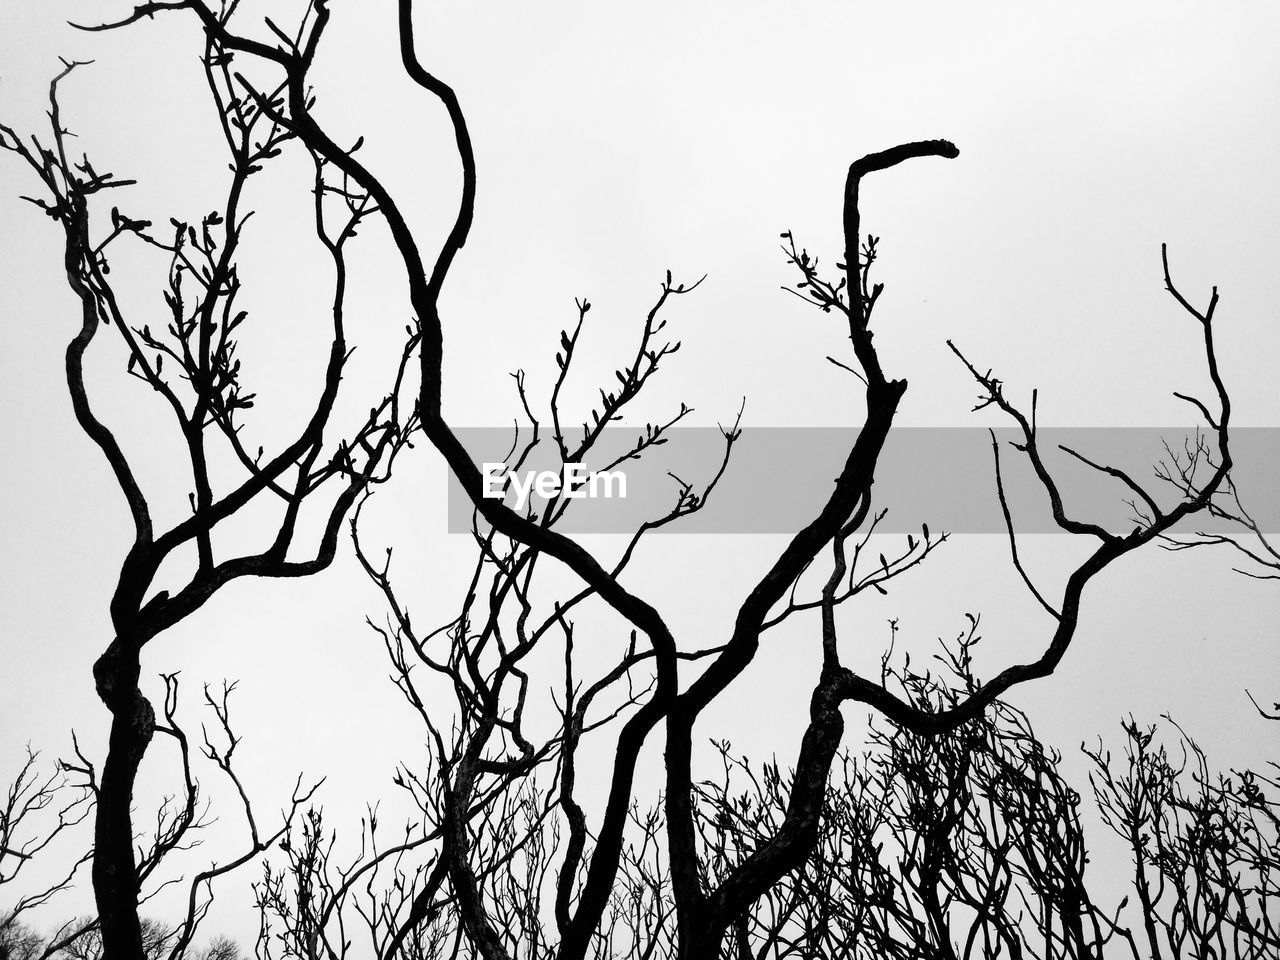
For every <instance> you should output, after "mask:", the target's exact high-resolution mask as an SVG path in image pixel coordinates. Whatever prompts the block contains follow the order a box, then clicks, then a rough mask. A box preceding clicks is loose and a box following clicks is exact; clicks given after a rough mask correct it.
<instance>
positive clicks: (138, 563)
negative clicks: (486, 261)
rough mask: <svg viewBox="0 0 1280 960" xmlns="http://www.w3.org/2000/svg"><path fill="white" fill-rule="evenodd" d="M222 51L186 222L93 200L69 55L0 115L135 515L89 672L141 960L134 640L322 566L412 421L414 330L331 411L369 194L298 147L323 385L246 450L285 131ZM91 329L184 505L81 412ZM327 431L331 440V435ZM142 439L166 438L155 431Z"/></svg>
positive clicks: (110, 904)
mask: <svg viewBox="0 0 1280 960" xmlns="http://www.w3.org/2000/svg"><path fill="white" fill-rule="evenodd" d="M159 6H160V7H167V6H170V5H169V4H160V5H159ZM231 6H232V7H234V6H235V4H234V3H233V4H232V5H231ZM229 12H230V11H229V10H228V13H229ZM231 58H232V50H231V49H229V48H227V47H226V46H224V44H223V42H222V40H221V39H220V38H219V36H218V33H217V31H213V32H210V33H209V35H208V38H207V42H206V44H205V48H204V51H203V54H202V63H203V67H204V73H205V77H206V79H207V83H208V88H209V91H210V95H211V99H212V106H213V117H214V119H216V122H217V124H218V125H219V128H220V130H221V132H222V134H223V137H224V139H225V144H226V149H227V158H228V160H229V168H230V176H229V182H228V183H227V185H226V193H225V197H224V200H223V201H222V203H221V205H220V206H219V208H218V209H216V210H214V211H213V212H211V213H209V214H207V215H206V216H204V217H203V218H202V219H201V220H200V221H199V222H198V223H188V222H185V221H181V220H178V219H174V220H172V221H171V222H170V224H169V225H167V226H165V227H164V228H156V227H155V226H154V225H153V224H152V223H150V222H148V221H143V220H138V219H132V218H130V217H128V216H127V215H125V214H123V213H121V212H120V211H119V209H118V208H115V207H113V208H111V209H110V211H109V214H108V213H106V212H104V211H103V209H102V198H101V197H100V196H99V195H100V194H103V193H104V192H106V191H108V190H118V189H119V188H122V187H125V186H127V185H129V184H130V183H131V182H132V181H129V180H126V179H122V178H120V177H117V176H115V175H114V174H111V173H108V172H102V171H99V170H98V169H97V168H96V167H95V166H94V165H93V163H92V162H91V161H90V160H89V158H88V157H87V156H84V157H81V158H79V159H77V157H76V155H75V154H74V153H73V152H72V145H71V142H70V136H71V133H70V131H69V130H68V127H67V121H66V120H65V119H64V117H63V113H62V110H61V105H60V102H59V90H60V86H61V84H62V83H63V81H65V80H66V79H67V77H68V76H69V75H70V74H71V73H72V72H73V71H75V70H76V69H77V68H78V67H80V66H81V65H80V64H77V63H72V62H66V63H65V68H64V69H63V71H62V72H61V73H60V74H59V75H58V77H57V78H56V79H55V80H54V81H53V83H52V84H51V86H50V91H49V120H50V129H49V132H48V134H47V136H34V135H33V136H30V137H24V136H22V135H20V134H19V133H18V132H16V131H14V130H13V129H11V128H10V127H7V126H3V125H0V148H3V149H4V150H6V151H9V152H11V153H13V154H14V155H16V157H17V158H19V159H20V160H21V161H23V162H24V163H25V164H26V165H27V167H29V168H30V171H31V172H33V173H34V174H35V175H36V178H37V180H38V182H39V185H40V187H41V189H42V191H43V192H42V193H41V194H38V195H36V196H33V197H30V198H28V199H30V200H31V202H32V203H33V204H34V205H35V206H36V207H37V208H39V209H40V210H41V211H42V212H43V213H45V214H47V215H48V216H49V217H50V218H51V219H52V220H53V221H54V222H55V223H56V224H57V225H58V226H59V227H60V228H61V230H62V232H63V236H64V266H65V269H66V277H67V282H68V284H69V286H70V288H71V291H72V293H73V294H74V295H75V298H76V300H77V302H78V307H79V310H80V326H79V329H78V331H77V333H76V335H75V336H74V338H73V339H72V340H71V342H70V344H69V345H68V347H67V352H66V376H67V386H68V390H69V392H70V395H71V402H72V406H73V409H74V412H75V416H76V419H77V421H78V423H79V424H80V426H81V428H82V429H83V431H84V432H85V434H86V435H87V436H88V438H89V439H90V440H91V441H92V442H93V443H94V444H95V445H96V446H97V447H98V449H99V451H100V452H101V454H102V456H103V457H105V459H106V461H107V463H108V464H109V466H110V468H111V471H112V473H113V475H114V477H115V480H116V482H117V484H118V486H119V488H120V491H121V493H122V495H123V497H124V500H125V502H126V504H127V506H128V509H129V513H130V516H131V518H132V522H133V541H132V543H131V544H130V545H129V547H128V550H127V552H126V553H125V555H124V558H123V560H122V562H121V565H120V572H119V578H118V581H117V584H116V587H115V591H114V594H113V597H112V600H111V606H110V615H111V626H112V630H113V631H114V636H113V638H112V639H111V641H110V643H109V644H108V645H107V646H106V649H105V651H104V652H103V653H102V654H101V656H100V657H99V658H98V659H97V662H96V663H95V664H94V668H93V669H94V679H95V682H96V685H97V691H98V695H99V697H100V698H101V700H102V702H103V703H104V704H105V705H106V707H107V708H108V710H109V711H110V713H111V726H110V734H109V746H108V750H107V754H106V757H105V759H104V761H103V763H102V766H101V773H100V779H99V780H98V781H97V782H96V785H95V790H96V801H97V803H96V828H95V840H94V845H93V883H94V890H95V894H96V899H97V906H98V915H99V919H100V922H101V924H102V937H103V944H104V950H105V953H106V955H107V956H108V957H110V958H112V960H116V958H125V957H128V958H130V960H137V958H138V957H140V956H141V951H142V949H143V947H142V939H141V938H142V931H141V927H140V924H139V919H138V912H137V902H138V898H139V892H140V891H139V881H140V879H141V878H142V877H144V876H145V875H146V874H147V872H148V865H146V864H139V863H138V862H137V861H136V858H135V855H134V848H133V839H134V835H135V825H134V823H133V819H132V816H131V809H130V808H131V803H132V798H133V789H134V781H135V777H136V774H137V770H138V765H139V763H140V762H141V760H142V757H143V754H144V753H145V751H146V750H147V747H148V745H149V744H150V742H151V740H152V737H153V736H154V734H155V733H156V732H157V730H161V729H163V728H162V727H161V726H158V725H157V721H156V714H155V710H154V708H153V706H152V704H151V702H150V701H149V700H148V699H147V697H146V696H145V695H144V694H143V693H142V691H141V689H140V686H139V677H140V673H141V664H142V654H143V649H144V647H145V646H146V645H147V644H148V643H150V642H151V641H152V640H153V639H155V638H156V637H157V636H159V635H160V634H162V633H164V632H165V631H166V630H168V629H169V628H170V627H172V626H173V625H174V624H176V623H178V622H180V621H182V620H184V619H185V618H187V617H189V616H190V615H192V614H193V613H195V612H196V611H197V610H198V609H199V608H200V607H201V606H203V604H204V603H205V602H206V601H207V600H208V599H209V598H210V597H211V596H212V595H213V594H214V593H215V592H216V591H218V590H219V589H220V588H221V587H223V586H224V585H225V584H227V583H229V582H231V581H233V580H236V579H238V578H241V577H271V578H275V577H301V576H307V575H310V574H312V573H316V572H318V571H320V570H323V569H324V568H325V567H327V566H328V565H329V564H330V562H331V561H332V559H333V556H334V552H335V550H336V548H337V543H338V538H339V536H340V533H341V530H342V522H343V519H344V518H345V517H346V515H347V512H348V511H349V509H350V508H351V505H352V504H353V503H354V502H355V500H356V498H357V496H358V495H359V494H360V492H361V491H362V490H363V489H364V488H365V487H366V485H367V484H369V483H370V482H372V481H375V480H376V479H377V478H378V471H379V470H382V469H384V468H385V466H386V464H387V463H388V462H389V460H390V457H391V454H392V452H393V451H394V449H395V448H396V447H397V445H399V444H400V443H401V442H402V441H403V437H404V435H405V434H404V432H405V431H406V430H411V429H412V425H411V421H412V419H413V416H412V412H411V410H410V411H402V410H401V408H400V400H399V396H398V391H399V388H400V383H401V380H402V378H403V375H404V371H405V366H406V364H407V363H408V360H409V356H410V354H411V353H412V350H413V349H414V346H415V343H416V334H409V335H408V342H407V344H406V347H405V351H404V354H403V356H402V358H401V362H400V364H399V365H398V367H396V368H393V369H392V370H390V371H389V373H388V384H389V386H388V390H387V392H386V393H385V394H382V395H379V396H376V397H375V398H374V399H373V402H372V403H370V404H368V406H367V407H366V408H365V409H367V410H368V414H367V418H366V419H364V420H363V422H358V423H356V424H354V425H352V424H347V423H335V422H333V420H334V418H333V413H334V409H335V404H336V402H337V400H338V396H339V393H340V386H341V382H342V379H343V373H344V369H345V365H346V363H347V359H348V356H349V354H350V346H349V344H348V341H347V334H346V324H345V319H344V302H345V292H346V260H345V256H346V249H347V246H348V244H349V242H350V240H351V238H352V237H353V236H354V235H355V233H356V228H357V227H358V226H359V224H360V223H361V221H362V220H364V219H365V218H366V217H367V216H369V215H370V214H371V213H372V212H374V210H375V209H376V203H375V202H374V201H373V199H372V198H371V197H370V196H368V195H367V194H365V193H362V192H361V190H360V188H358V187H356V186H354V185H353V184H351V183H350V182H349V181H348V180H347V179H346V178H345V177H344V176H343V174H342V173H341V171H340V170H337V169H335V168H334V167H333V165H332V164H331V163H330V162H329V161H328V160H326V159H325V158H324V157H323V156H322V155H321V154H319V153H315V152H314V151H312V152H311V156H312V158H313V160H314V169H315V179H314V182H313V183H312V184H310V185H308V186H309V188H310V189H311V190H312V191H313V193H314V196H315V205H314V209H315V216H314V229H315V234H316V237H317V240H318V242H319V243H320V244H321V245H322V246H323V247H324V249H325V250H327V252H328V254H329V256H330V257H331V259H332V263H333V277H332V279H333V299H332V309H331V311H330V313H331V317H330V318H329V324H328V325H329V332H328V345H329V350H328V360H327V363H326V366H325V369H324V381H323V387H322V389H321V390H320V391H319V394H318V396H317V397H316V398H315V401H314V404H313V406H312V408H311V410H310V412H309V413H308V414H307V415H306V416H305V417H304V418H303V419H302V420H301V421H300V422H299V423H297V424H294V425H292V426H290V427H287V429H289V430H292V431H294V432H293V435H292V439H290V440H288V441H287V442H286V443H284V444H283V445H281V446H280V447H279V448H278V449H274V450H273V451H271V452H270V453H268V452H266V451H265V450H264V449H263V448H262V447H258V448H257V449H256V452H255V451H254V449H253V447H252V446H251V445H250V443H249V441H248V439H247V437H248V434H247V433H246V427H247V426H248V421H247V417H248V411H250V409H251V408H252V407H253V405H254V396H255V395H254V393H253V392H252V389H251V387H250V385H249V384H248V383H247V382H245V379H244V376H243V373H242V367H241V361H240V359H239V357H238V355H237V338H238V336H239V334H240V328H241V325H242V324H243V323H245V322H246V318H247V312H246V311H244V310H241V309H239V307H238V305H237V298H238V296H239V294H240V291H241V289H242V271H241V266H240V263H239V249H240V244H241V241H242V238H243V236H244V231H245V227H246V221H247V220H248V219H249V213H250V210H249V202H250V201H249V193H250V182H251V180H252V178H253V176H254V175H255V174H256V173H257V172H259V171H260V170H261V169H262V168H263V166H264V165H265V164H267V163H270V162H271V161H272V160H273V159H274V158H275V157H277V156H278V155H280V154H281V152H282V151H284V150H285V149H289V148H291V146H294V145H295V141H296V139H297V138H296V136H295V132H294V131H293V130H292V129H291V128H290V126H289V125H287V124H285V123H283V122H281V120H280V118H279V116H278V111H279V110H280V109H282V108H283V101H282V100H281V97H282V96H284V95H285V94H286V89H285V88H284V87H280V88H278V89H275V90H267V91H260V90H258V89H256V88H254V87H252V86H249V85H248V83H247V81H245V80H244V79H243V78H242V77H240V76H239V75H238V74H237V73H236V72H235V71H234V70H233V68H232V66H231ZM303 149H307V148H305V147H304V148H303ZM129 241H133V242H135V243H139V244H142V245H143V246H144V248H151V249H153V250H158V251H160V252H161V253H162V254H163V256H164V258H165V259H166V260H167V269H166V272H165V279H164V283H163V287H164V289H163V292H164V298H165V302H166V303H167V305H168V308H169V312H170V316H169V318H168V321H167V322H166V324H165V326H164V329H153V327H152V326H151V325H150V324H149V323H146V322H142V321H139V320H135V319H133V318H132V317H131V315H130V311H129V310H128V308H127V307H126V306H124V304H123V299H122V297H121V296H119V295H118V294H117V291H116V289H115V286H114V285H113V280H112V277H111V275H110V258H111V257H112V256H114V255H115V254H116V253H117V248H118V247H119V246H120V245H121V244H122V243H125V242H129ZM249 272H252V271H251V270H250V271H249ZM102 327H113V328H115V330H116V332H117V333H118V334H119V336H120V338H121V340H122V342H123V346H124V348H125V351H126V354H127V364H126V368H127V372H128V374H129V375H131V376H133V377H135V378H137V379H138V380H140V381H142V383H144V384H145V385H146V386H147V387H148V388H150V390H151V391H153V392H154V393H155V394H156V395H157V398H158V399H159V400H160V402H161V403H162V404H163V405H164V406H166V407H167V408H168V409H169V411H170V412H171V413H172V415H173V420H174V425H175V427H176V430H175V432H174V435H173V440H174V441H176V443H177V444H178V445H179V446H180V447H181V449H182V450H183V451H184V452H185V456H186V459H187V461H188V465H189V468H190V477H189V481H188V482H189V484H190V487H189V488H188V496H187V499H188V501H189V505H190V512H189V515H187V516H184V517H180V518H176V519H174V520H172V521H169V522H167V523H163V522H160V521H158V519H157V518H156V517H155V516H153V509H152V502H153V499H154V496H153V492H148V491H146V490H144V488H143V484H142V482H141V481H140V480H139V478H138V475H137V472H136V470H135V467H134V465H133V463H132V461H131V458H130V456H129V455H128V454H127V453H126V446H127V445H126V444H125V443H122V442H121V441H120V440H119V439H117V435H116V433H115V432H114V430H113V428H112V427H110V426H108V424H107V423H106V422H105V421H104V420H103V419H102V418H100V417H99V416H98V414H97V413H96V412H95V408H94V404H93V401H92V399H91V398H90V396H89V392H88V390H87V388H86V385H85V376H84V358H85V356H86V353H87V352H88V350H89V348H90V347H91V345H92V344H93V342H94V340H95V338H96V337H97V334H98V331H99V330H100V329H101V328H102ZM277 426H285V425H277ZM335 434H337V435H339V436H340V437H341V438H340V439H337V440H334V439H333V437H334V435H335ZM326 438H328V439H326ZM148 441H149V442H153V443H155V444H163V443H164V442H165V441H164V438H162V437H158V436H157V437H149V438H148ZM228 454H229V456H228ZM228 461H229V462H228ZM267 500H271V501H276V502H278V504H279V509H278V521H277V525H276V526H275V528H274V529H273V530H270V531H268V532H267V535H266V536H265V538H264V540H263V542H261V543H260V544H258V545H257V546H256V547H254V548H253V549H251V550H249V551H247V552H243V553H236V552H227V549H226V547H225V546H222V547H220V548H218V549H215V531H218V530H221V529H223V528H225V526H226V525H227V524H228V522H229V521H231V520H232V519H233V518H235V517H237V516H241V515H243V514H244V512H245V511H246V510H248V509H250V508H256V507H257V505H258V504H259V503H261V502H264V501H267ZM313 514H314V519H308V518H309V517H312V515H313ZM310 527H314V528H316V529H317V530H318V543H316V544H315V545H313V546H311V547H300V546H299V545H298V541H299V540H303V541H304V542H305V539H306V538H310V537H312V536H313V533H312V531H311V530H310V529H309V528H310ZM183 555H185V556H188V557H189V559H191V561H192V565H191V566H192V569H193V571H194V572H192V573H190V574H189V575H188V576H186V578H185V579H184V580H183V581H180V582H179V583H178V584H176V585H172V586H168V587H167V588H166V589H159V588H158V580H157V576H158V574H159V572H160V570H161V567H162V565H165V564H166V561H168V560H170V558H172V557H175V556H183ZM166 569H169V568H168V567H166ZM165 583H166V584H168V583H169V581H168V580H166V581H165Z"/></svg>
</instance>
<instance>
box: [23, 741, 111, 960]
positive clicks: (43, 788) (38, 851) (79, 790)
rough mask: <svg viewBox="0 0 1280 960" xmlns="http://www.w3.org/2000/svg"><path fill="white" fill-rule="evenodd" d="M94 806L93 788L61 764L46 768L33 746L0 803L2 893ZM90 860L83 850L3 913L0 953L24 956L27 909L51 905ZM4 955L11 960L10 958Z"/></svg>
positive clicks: (82, 819) (81, 820)
mask: <svg viewBox="0 0 1280 960" xmlns="http://www.w3.org/2000/svg"><path fill="white" fill-rule="evenodd" d="M92 809H93V792H92V791H91V790H90V789H89V788H88V787H87V786H86V785H84V784H77V783H75V782H73V781H72V780H71V778H69V777H68V776H67V773H66V772H65V771H64V770H63V769H62V768H61V767H60V766H59V767H58V768H56V769H54V770H51V771H45V770H42V769H41V764H40V757H39V755H38V754H37V753H36V752H35V751H33V750H32V749H31V748H30V747H28V748H27V753H26V757H25V758H24V759H23V761H22V763H21V765H20V766H19V768H18V773H17V775H16V776H15V777H14V779H13V782H12V783H11V784H10V785H9V787H8V789H7V790H6V791H5V793H4V798H3V805H2V806H0V893H7V892H8V891H6V890H3V887H4V886H5V885H6V884H10V883H12V882H13V881H15V880H16V879H17V878H18V876H19V874H21V873H22V872H23V870H24V869H25V868H26V867H28V866H29V865H30V864H31V863H32V862H33V861H34V860H36V859H37V858H38V857H40V856H41V855H42V854H45V852H46V851H47V850H48V848H49V846H50V845H51V844H53V843H54V841H56V840H57V839H58V837H59V836H61V835H62V834H64V833H66V832H68V831H70V830H72V829H73V828H74V827H76V826H77V825H78V824H80V823H82V822H83V821H84V819H85V818H86V817H87V816H89V814H90V812H91V811H92ZM88 859H89V854H88V853H84V854H83V855H81V856H80V857H79V858H78V859H75V860H74V862H73V863H72V865H71V867H70V869H69V870H68V871H67V872H65V873H64V874H62V875H61V876H59V877H58V878H57V879H55V880H53V881H51V882H50V883H48V884H47V885H45V886H43V887H41V888H39V889H36V890H33V891H32V892H30V893H27V894H25V895H24V896H22V897H20V898H18V899H17V900H16V901H15V902H14V903H13V905H12V906H10V907H9V908H8V909H7V911H5V912H4V913H0V943H3V944H5V945H4V946H3V947H0V957H5V954H4V952H3V951H4V950H9V951H11V952H13V955H14V957H15V958H19V957H23V956H24V955H25V954H24V951H25V950H26V949H27V948H26V947H24V946H22V944H24V943H26V942H27V940H28V933H27V932H25V928H24V927H23V924H22V921H21V918H22V916H23V914H25V913H27V912H28V911H30V910H33V909H35V908H37V907H41V906H43V905H45V904H47V903H48V902H49V901H50V900H51V899H53V898H54V897H55V896H56V895H57V894H59V893H61V892H62V891H64V890H66V889H67V888H68V887H69V886H70V885H71V882H72V880H73V879H74V877H75V875H76V873H77V872H78V871H79V869H80V867H81V866H83V865H84V864H85V862H86V861H88ZM5 960H8V958H7V957H5Z"/></svg>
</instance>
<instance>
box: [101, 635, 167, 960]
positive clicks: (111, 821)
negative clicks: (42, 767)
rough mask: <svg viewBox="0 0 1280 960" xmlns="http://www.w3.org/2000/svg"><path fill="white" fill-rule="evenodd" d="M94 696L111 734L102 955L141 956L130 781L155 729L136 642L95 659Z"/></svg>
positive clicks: (119, 959)
mask: <svg viewBox="0 0 1280 960" xmlns="http://www.w3.org/2000/svg"><path fill="white" fill-rule="evenodd" d="M93 675H94V680H95V681H96V684H97V690H98V696H99V697H100V698H101V699H102V702H103V703H104V704H106V706H107V709H108V710H110V711H111V739H110V741H109V742H108V746H107V757H106V760H105V761H104V762H103V765H102V780H101V782H100V783H99V785H98V806H97V811H96V821H95V824H94V845H93V895H94V899H95V901H96V902H97V906H98V920H99V922H100V924H101V928H102V960H145V957H144V951H143V947H142V924H141V922H140V920H139V918H138V865H137V862H136V861H135V860H134V854H133V815H132V809H131V808H132V805H133V787H134V782H135V780H136V779H137V775H138V765H139V764H140V763H141V762H142V757H143V755H144V754H145V753H146V750H147V745H148V744H149V743H150V742H151V737H152V735H153V734H154V733H155V726H156V717H155V711H154V710H153V709H152V707H151V703H150V701H148V700H147V698H146V697H144V696H143V695H142V691H141V690H139V689H138V675H139V662H138V648H137V646H136V645H133V644H122V643H121V642H120V641H119V640H116V641H114V642H113V643H112V644H111V647H110V648H109V649H108V650H107V652H106V653H105V654H103V656H102V657H101V658H100V659H99V660H98V662H97V663H96V664H94V668H93Z"/></svg>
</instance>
